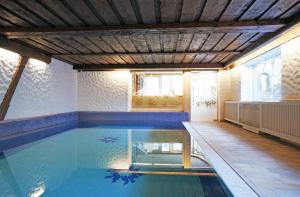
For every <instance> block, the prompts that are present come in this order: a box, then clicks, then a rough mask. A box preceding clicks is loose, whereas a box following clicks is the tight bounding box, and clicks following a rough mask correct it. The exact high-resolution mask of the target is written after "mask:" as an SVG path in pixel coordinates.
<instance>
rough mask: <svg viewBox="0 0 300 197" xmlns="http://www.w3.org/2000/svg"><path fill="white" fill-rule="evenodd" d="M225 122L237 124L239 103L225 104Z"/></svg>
mask: <svg viewBox="0 0 300 197" xmlns="http://www.w3.org/2000/svg"><path fill="white" fill-rule="evenodd" d="M224 117H225V120H228V121H230V122H234V123H237V124H238V123H239V103H238V102H229V101H227V102H225V114H224Z"/></svg>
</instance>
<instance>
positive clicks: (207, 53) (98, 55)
mask: <svg viewBox="0 0 300 197" xmlns="http://www.w3.org/2000/svg"><path fill="white" fill-rule="evenodd" d="M239 53H240V51H193V52H177V51H176V52H149V53H139V52H135V53H83V54H53V55H52V57H54V58H64V57H78V56H79V57H111V56H117V55H118V56H122V55H124V56H127V55H219V54H234V55H236V54H239Z"/></svg>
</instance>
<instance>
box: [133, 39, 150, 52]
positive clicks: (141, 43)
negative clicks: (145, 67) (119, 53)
mask: <svg viewBox="0 0 300 197" xmlns="http://www.w3.org/2000/svg"><path fill="white" fill-rule="evenodd" d="M130 39H131V41H132V43H133V44H134V46H135V48H136V49H137V50H138V51H139V52H149V49H148V45H147V43H146V40H145V36H144V35H135V36H130Z"/></svg>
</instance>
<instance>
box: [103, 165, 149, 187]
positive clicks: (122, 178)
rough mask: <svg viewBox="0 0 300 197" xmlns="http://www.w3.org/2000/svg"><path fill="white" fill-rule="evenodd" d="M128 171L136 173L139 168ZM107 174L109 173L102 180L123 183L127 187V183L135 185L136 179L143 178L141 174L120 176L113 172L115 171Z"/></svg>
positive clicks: (131, 168)
mask: <svg viewBox="0 0 300 197" xmlns="http://www.w3.org/2000/svg"><path fill="white" fill-rule="evenodd" d="M129 170H130V171H138V170H139V168H133V167H130V168H129ZM107 172H109V173H110V175H109V176H106V177H104V178H107V179H111V182H112V183H115V182H118V181H123V184H124V185H127V184H128V183H135V182H136V179H138V178H139V177H141V176H143V174H136V173H131V174H127V175H125V174H124V175H121V174H120V173H119V172H118V171H115V170H107Z"/></svg>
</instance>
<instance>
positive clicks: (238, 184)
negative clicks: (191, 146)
mask: <svg viewBox="0 0 300 197" xmlns="http://www.w3.org/2000/svg"><path fill="white" fill-rule="evenodd" d="M182 124H183V125H184V127H185V128H186V130H187V131H188V132H189V133H190V135H191V136H192V137H193V138H194V139H195V140H196V141H197V143H198V144H199V145H200V147H201V149H202V151H203V153H204V155H205V157H206V158H207V159H208V160H209V162H210V163H211V165H212V167H213V168H214V170H215V171H216V172H217V174H218V175H219V176H220V178H221V179H222V180H223V182H224V184H225V185H226V186H227V188H228V189H229V190H230V192H231V193H232V194H233V196H237V197H239V196H240V197H245V196H247V197H252V196H253V197H254V196H255V197H257V196H259V195H258V194H257V193H256V191H255V190H254V189H253V188H252V187H251V186H250V185H248V184H247V182H246V181H245V180H243V179H242V177H241V176H240V175H239V174H238V173H237V172H235V171H234V169H233V168H232V167H231V166H230V165H228V163H227V162H226V161H225V160H224V159H223V158H222V157H221V156H220V155H219V154H218V153H217V152H216V151H215V150H214V149H213V148H212V147H211V146H210V145H209V144H208V143H207V142H206V140H205V139H204V138H203V137H202V136H201V134H200V133H198V132H197V130H196V129H195V128H194V127H193V126H192V125H191V124H190V122H182Z"/></svg>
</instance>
